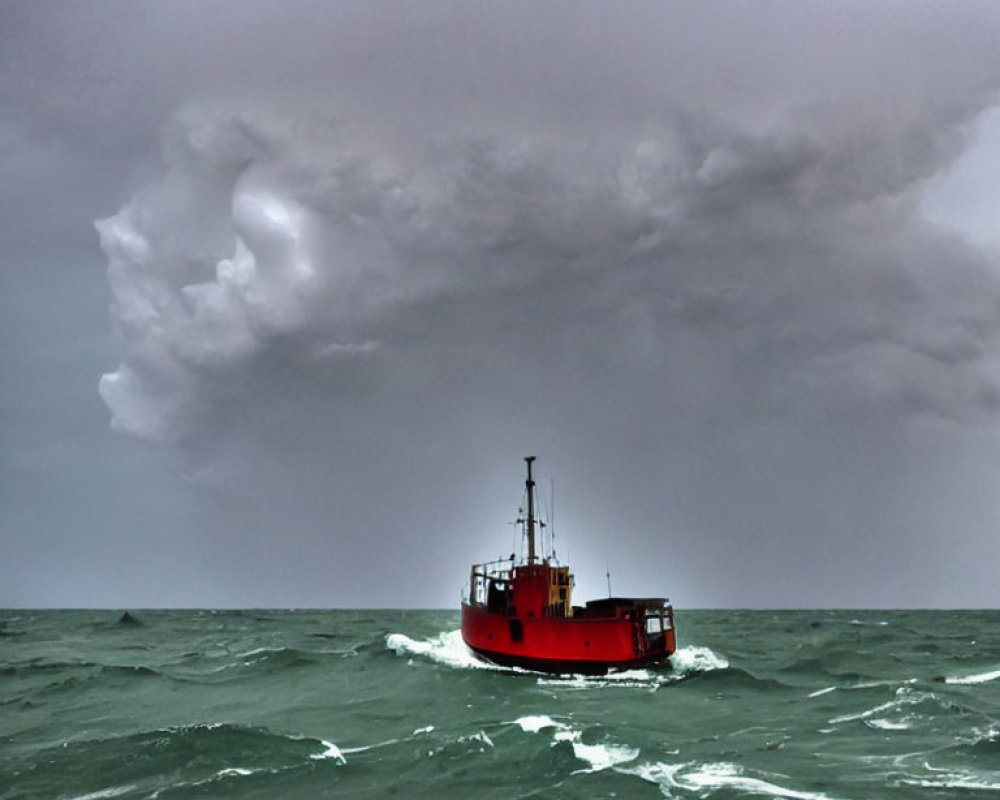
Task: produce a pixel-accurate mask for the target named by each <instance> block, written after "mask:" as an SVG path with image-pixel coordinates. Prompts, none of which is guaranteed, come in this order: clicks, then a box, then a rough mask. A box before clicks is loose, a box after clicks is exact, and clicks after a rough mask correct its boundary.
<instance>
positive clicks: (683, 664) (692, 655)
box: [670, 645, 729, 676]
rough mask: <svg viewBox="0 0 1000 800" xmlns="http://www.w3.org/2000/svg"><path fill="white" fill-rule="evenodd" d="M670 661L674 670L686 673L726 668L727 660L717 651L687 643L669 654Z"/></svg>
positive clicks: (682, 673)
mask: <svg viewBox="0 0 1000 800" xmlns="http://www.w3.org/2000/svg"><path fill="white" fill-rule="evenodd" d="M670 663H671V664H672V665H673V667H674V670H675V672H678V673H680V674H681V676H683V675H686V674H687V673H689V672H711V671H712V670H716V669H726V668H727V667H728V666H729V662H728V661H727V660H726V659H725V658H724V657H723V656H720V655H719V654H718V653H715V652H713V651H712V650H710V649H709V648H707V647H699V646H698V645H688V646H687V647H681V648H679V649H678V650H677V652H675V653H674V654H673V655H672V656H670Z"/></svg>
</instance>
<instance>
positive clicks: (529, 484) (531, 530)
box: [524, 456, 535, 564]
mask: <svg viewBox="0 0 1000 800" xmlns="http://www.w3.org/2000/svg"><path fill="white" fill-rule="evenodd" d="M524 460H525V462H527V464H528V479H527V480H526V481H525V482H524V486H525V488H526V489H527V490H528V563H529V564H534V563H535V482H534V481H533V480H532V479H531V462H532V461H534V460H535V457H534V456H525V457H524Z"/></svg>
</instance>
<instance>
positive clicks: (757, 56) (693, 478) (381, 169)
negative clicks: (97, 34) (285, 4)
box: [38, 2, 1000, 606]
mask: <svg viewBox="0 0 1000 800" xmlns="http://www.w3.org/2000/svg"><path fill="white" fill-rule="evenodd" d="M154 8H156V9H157V14H158V15H161V19H159V20H158V22H159V23H160V32H159V33H158V36H159V38H160V40H159V42H158V43H157V45H156V47H154V48H153V50H152V53H153V55H155V57H156V59H160V60H158V61H156V62H155V64H154V66H152V67H151V66H149V64H146V65H145V66H144V69H145V70H148V74H143V73H142V72H140V73H139V75H138V77H136V76H135V75H134V74H133V75H132V78H133V79H134V80H136V81H137V82H138V84H139V86H140V87H141V88H142V90H143V91H150V92H151V94H152V98H153V101H155V102H154V103H153V105H154V106H155V107H156V108H159V109H160V112H161V118H162V121H161V120H159V119H156V114H154V113H152V111H153V110H154V109H152V108H149V107H147V106H146V105H144V104H140V105H141V107H142V108H143V110H142V112H141V113H140V115H139V118H138V119H137V120H136V123H135V126H134V127H133V128H127V133H126V132H123V131H121V130H119V131H118V132H117V133H116V134H115V136H116V137H118V138H119V139H120V140H121V141H134V139H135V137H136V136H137V135H138V132H140V131H142V132H145V135H147V136H148V137H149V138H150V140H152V139H153V138H155V139H156V140H157V141H158V142H159V157H158V163H148V164H146V166H144V167H143V168H142V170H140V171H133V172H132V173H131V181H132V183H133V184H134V192H133V194H132V195H131V198H130V199H127V200H126V201H125V202H124V204H123V205H122V206H121V208H120V210H118V211H117V213H113V214H111V215H110V216H104V217H103V218H102V219H100V220H99V221H98V222H97V229H98V233H99V238H100V246H101V249H102V250H103V252H104V254H105V256H106V258H107V262H108V280H109V286H110V291H111V298H112V305H111V322H112V328H113V335H114V340H115V343H116V347H117V349H118V353H119V363H118V365H117V366H116V367H114V368H112V369H110V370H109V371H108V372H107V373H106V374H105V375H104V376H103V377H102V378H101V379H100V386H99V391H100V394H101V397H102V398H103V400H104V402H105V403H106V405H107V408H108V410H109V413H110V419H111V424H112V427H113V428H114V429H115V430H116V431H118V432H121V433H125V434H129V435H132V436H134V437H138V438H140V439H146V440H150V441H154V442H157V443H159V446H161V447H165V448H170V449H174V450H176V451H177V452H179V453H180V454H181V455H182V458H183V467H182V468H183V470H184V472H185V475H186V477H187V478H188V480H189V481H190V482H191V491H192V492H193V493H195V494H199V495H203V496H205V497H213V496H214V497H216V498H217V500H215V501H211V502H214V503H216V504H217V505H216V506H214V507H213V510H212V512H211V519H212V521H213V524H218V525H219V526H220V527H225V528H228V529H230V530H231V531H240V532H239V533H235V532H234V533H230V534H226V535H225V536H224V537H222V538H225V539H226V541H232V542H239V543H240V545H239V546H238V548H236V549H238V550H239V551H240V553H241V555H239V556H238V557H237V558H236V561H237V563H236V565H235V566H234V576H235V575H237V574H238V573H239V569H240V565H241V564H242V565H243V566H246V564H245V563H244V562H245V561H246V560H247V559H252V558H253V556H251V555H248V553H253V552H257V553H258V554H259V557H260V558H262V559H265V560H266V559H268V558H272V559H273V558H277V562H278V563H279V564H280V565H283V566H281V570H284V572H285V574H286V575H288V574H298V575H300V576H305V582H306V583H308V582H309V580H312V581H314V582H318V581H319V575H320V573H319V571H318V568H316V567H313V566H309V565H306V564H304V563H303V562H304V561H306V560H316V559H319V560H322V562H323V564H324V565H325V566H324V569H326V570H328V572H327V573H326V575H327V578H328V579H329V581H330V583H331V584H333V585H337V586H338V587H340V588H338V590H337V592H339V593H338V594H337V598H338V601H339V602H341V603H343V602H350V598H351V597H354V598H356V599H357V602H359V603H361V604H379V601H380V600H384V604H387V605H397V604H407V603H409V602H410V601H411V600H412V601H413V602H416V603H417V604H422V603H423V604H435V605H436V604H442V603H443V604H447V602H446V601H447V598H448V597H450V596H451V595H450V594H447V593H446V594H445V595H442V597H444V598H445V599H444V600H441V599H440V598H439V597H438V595H435V594H434V593H433V590H429V589H427V588H426V585H425V583H426V580H427V576H428V575H430V574H434V575H435V577H434V579H433V582H434V583H435V584H437V583H438V582H444V583H447V582H448V581H451V582H452V583H455V584H456V585H457V584H458V583H460V582H461V577H462V575H463V571H464V569H465V566H464V565H465V564H466V562H468V561H469V560H471V559H474V558H475V559H481V558H485V557H488V556H491V555H494V553H493V550H494V549H496V550H497V552H498V553H499V552H501V551H505V552H508V551H509V549H508V548H509V546H510V542H509V538H510V537H509V531H505V529H504V527H503V522H504V520H505V519H506V517H505V516H504V514H505V513H506V514H507V515H508V516H509V515H510V514H512V513H513V512H514V511H515V510H516V503H517V496H518V491H519V489H518V484H519V482H520V480H521V474H520V465H519V463H518V459H519V458H520V456H522V455H527V454H529V453H531V454H535V455H538V456H539V457H540V462H539V463H540V465H541V467H542V468H543V469H545V470H547V472H546V476H547V475H554V476H555V477H556V479H557V481H558V482H559V484H560V490H559V492H560V511H559V513H560V530H562V529H565V530H566V535H567V537H568V539H567V544H568V545H569V546H571V547H572V548H573V551H574V552H572V553H570V555H571V556H573V558H574V563H575V564H576V566H577V571H578V574H580V578H581V581H583V583H582V585H581V589H582V590H587V589H590V590H592V591H599V590H600V585H599V584H600V579H601V577H602V576H603V572H604V563H605V561H606V560H608V559H610V560H611V561H613V562H614V563H613V564H612V567H613V569H616V570H618V571H619V574H620V578H616V584H618V585H621V588H622V589H623V590H624V585H630V587H634V589H635V591H637V592H649V593H654V594H655V593H662V592H664V591H668V592H671V593H672V594H673V595H674V596H675V599H676V600H677V602H678V603H679V604H684V603H685V601H687V603H686V604H688V605H691V604H696V605H761V604H764V605H855V606H857V605H914V604H916V605H920V604H924V605H939V604H966V605H968V604H989V603H995V602H996V600H997V597H996V595H995V594H993V595H991V596H987V595H985V594H981V593H980V594H977V591H978V592H981V591H982V587H983V586H984V585H986V584H984V583H983V582H981V581H972V584H973V585H975V586H977V587H979V588H978V589H976V590H970V591H966V590H965V589H963V588H961V587H958V586H956V584H955V581H956V578H957V576H959V575H961V574H962V573H963V570H966V569H970V568H971V567H970V566H969V565H970V564H971V563H973V562H975V561H977V560H980V559H982V558H983V557H985V556H986V555H987V554H988V553H989V551H990V542H991V539H990V537H989V536H988V535H987V534H986V533H985V531H986V530H987V529H988V525H989V524H990V521H991V520H993V519H994V517H995V510H994V509H993V508H992V505H991V503H990V502H989V501H987V500H984V499H983V492H984V491H986V487H988V486H989V483H990V480H991V479H994V478H996V477H998V472H1000V470H997V469H996V468H994V467H992V466H989V464H990V460H991V455H995V451H996V443H997V430H998V429H997V422H998V411H1000V371H998V367H1000V364H998V352H1000V351H998V347H997V345H998V333H1000V273H998V270H997V253H996V252H994V251H991V250H988V249H985V248H983V247H982V246H978V245H975V244H973V243H971V242H969V241H967V240H965V239H963V238H962V237H961V236H960V235H959V234H957V233H955V232H954V231H951V230H948V229H945V228H943V227H941V226H940V225H938V224H935V223H933V222H931V221H929V220H927V219H926V218H925V216H924V214H923V210H922V203H923V198H924V195H925V192H926V190H927V187H928V185H929V183H930V182H931V181H932V180H933V179H935V178H936V177H937V176H940V175H941V174H943V173H944V172H946V171H947V170H948V169H949V167H950V166H951V165H952V164H953V163H954V162H955V161H956V159H958V158H959V157H960V156H961V155H962V153H963V152H965V150H966V149H967V148H968V147H969V145H970V142H971V141H972V140H973V137H974V136H975V133H976V130H977V123H978V120H980V118H981V117H982V116H983V115H984V113H986V112H988V111H989V110H990V109H991V108H993V107H994V105H995V104H996V102H997V91H998V89H1000V59H998V57H997V55H996V48H995V42H996V41H997V39H996V36H997V33H998V32H1000V31H998V30H997V28H998V23H1000V15H997V14H996V13H995V12H994V11H993V10H992V8H990V7H989V6H977V5H975V4H969V5H967V6H964V7H963V8H962V9H961V10H960V13H950V14H946V13H945V10H944V9H943V8H940V7H936V6H933V5H931V4H927V5H924V6H921V7H913V6H907V7H906V8H905V9H904V7H903V6H902V5H901V4H892V3H886V4H881V5H879V6H877V7H871V6H870V5H869V6H865V5H853V4H850V3H844V4H830V5H829V6H824V7H811V8H803V7H801V6H800V5H798V4H792V3H780V2H777V3H769V4H765V5H764V6H754V7H749V6H747V7H744V6H739V5H737V4H729V3H720V4H711V3H710V4H690V5H689V4H673V5H671V6H669V7H666V6H662V5H660V4H630V5H629V6H628V7H615V8H611V7H603V6H600V5H588V4H583V5H579V4H572V5H564V4H560V3H547V4H543V5H538V4H535V5H530V6H529V5H519V4H507V5H503V6H499V5H490V6H473V5H470V4H440V5H436V6H434V7H430V8H426V7H425V8H423V9H416V8H408V7H404V6H402V5H395V4H374V5H372V6H367V5H366V6H356V5H351V4H344V5H340V6H338V7H337V8H336V9H333V10H328V9H322V8H319V7H315V8H314V7H312V6H308V5H307V6H296V7H295V8H293V9H284V10H282V11H281V13H280V14H279V13H278V9H277V8H276V7H273V6H268V5H263V6H256V5H251V6H246V7H245V6H242V5H241V6H235V5H233V6H229V5H225V4H223V5H219V6H213V7H212V8H211V9H208V10H204V11H199V12H198V14H195V7H194V6H186V5H183V4H182V5H181V6H179V7H177V8H173V7H171V8H169V9H168V8H167V7H166V6H164V7H154ZM244 9H246V10H244ZM199 15H200V16H201V17H202V24H201V25H200V26H199V27H198V30H197V31H196V32H195V33H194V34H193V35H192V37H191V38H190V39H189V38H187V37H186V36H185V35H183V34H184V33H185V32H189V31H190V28H189V27H186V26H188V25H190V24H191V19H192V18H193V16H199ZM235 20H239V22H240V28H239V32H238V33H237V32H235V31H234V32H230V31H228V30H226V22H228V21H235ZM320 21H322V22H323V23H324V24H323V25H319V24H318V23H319V22H320ZM116 24H117V25H120V26H124V28H125V29H127V30H128V31H130V32H131V31H133V30H134V27H133V26H135V25H136V24H137V23H136V21H135V20H134V19H132V20H131V21H130V23H129V24H128V25H125V23H122V22H118V23H116ZM139 30H143V31H148V30H149V28H148V27H145V26H144V25H140V26H139ZM167 45H171V46H173V45H176V47H177V48H178V50H179V52H177V53H175V54H174V55H167V54H166V50H167V49H168V48H167ZM138 46H139V39H137V38H136V37H135V36H134V35H133V36H128V37H125V40H124V43H120V44H117V45H115V48H116V49H114V50H113V51H112V53H111V55H110V56H109V59H110V60H111V62H113V59H114V58H115V55H116V53H117V54H119V55H121V54H123V53H124V54H125V55H126V57H127V56H128V54H129V53H131V52H133V50H132V49H133V48H137V47H138ZM143 62H144V63H145V60H143ZM180 62H185V63H184V65H181V64H180ZM199 70H200V74H199V75H198V77H197V79H195V78H194V75H195V73H197V72H198V71H199ZM154 77H155V80H154ZM132 86H133V84H132V81H131V80H129V81H125V82H124V83H123V89H122V92H123V93H124V94H126V95H128V96H133V97H134V96H136V95H129V92H130V91H133V90H132V89H131V87H132ZM135 91H138V90H135ZM116 102H117V101H116ZM60 113H68V114H71V115H72V116H74V119H75V116H76V112H60V111H59V109H58V108H56V109H53V110H51V111H50V114H49V116H48V117H47V118H45V119H42V118H41V117H39V121H38V124H39V125H43V124H44V125H50V126H52V127H53V128H58V127H59V126H60V125H64V124H67V123H65V122H60V121H59V119H58V117H59V114H60ZM93 113H96V114H97V116H98V118H97V119H96V120H91V119H89V118H85V119H84V120H83V122H81V123H80V126H81V127H80V130H81V131H84V132H85V134H86V135H87V136H92V137H94V139H95V140H96V139H97V138H99V137H98V132H99V131H101V130H103V129H104V127H105V126H108V125H110V122H111V121H110V120H109V119H106V118H103V117H102V116H101V112H100V111H98V112H93ZM112 127H113V126H112ZM131 157H132V158H138V157H137V156H135V155H134V154H133V156H131ZM564 487H565V488H564ZM503 492H506V493H507V494H506V495H503V494H502V493H503ZM470 530H471V531H473V532H471V533H470ZM956 530H958V531H960V532H961V533H960V534H959V539H960V542H957V541H956V540H955V538H954V537H955V535H956V534H955V531H956ZM221 536H222V535H221V534H207V538H208V539H213V540H214V543H212V544H206V545H205V547H207V548H217V547H218V543H219V541H221V539H220V537H221ZM623 544H624V545H625V546H626V547H627V551H628V552H627V553H626V554H621V553H615V552H614V550H615V547H616V546H620V545H623ZM483 549H486V552H482V551H483ZM290 551H291V552H298V553H299V554H300V555H299V556H292V555H289V554H288V553H289V552H290ZM213 552H217V551H216V550H213ZM574 553H575V554H574ZM955 553H959V555H957V556H956V555H955ZM274 554H280V555H277V556H275V555H274ZM629 554H631V555H629ZM942 560H943V561H944V562H945V563H947V564H948V565H949V566H948V568H947V569H945V570H944V571H942V570H941V569H940V565H941V563H942ZM358 563H365V564H379V565H380V567H379V570H380V574H383V575H385V576H387V577H388V578H390V579H391V581H390V584H391V585H395V586H397V587H398V589H397V590H396V591H395V593H390V595H391V596H388V597H381V596H379V597H374V596H371V594H370V593H366V590H365V589H364V579H363V578H361V577H358V573H359V570H358V566H357V564H358ZM415 564H416V565H420V566H419V569H418V570H417V573H416V574H415V573H414V571H413V569H412V567H413V566H414V565H415ZM421 570H422V571H423V577H421V575H420V571H421ZM261 571H263V570H261ZM279 571H280V570H279ZM297 571H298V572H297ZM587 571H589V572H590V573H592V574H591V575H590V577H589V579H588V578H586V577H585V576H584V575H583V573H584V572H587ZM361 572H362V573H363V572H364V570H361ZM232 579H235V578H232ZM276 580H277V579H276ZM422 581H423V583H422ZM265 583H266V580H265ZM589 583H593V584H594V586H589ZM671 587H674V588H671ZM629 590H631V588H630V589H629ZM456 591H457V590H456ZM261 596H262V597H264V598H265V600H264V601H263V602H268V601H267V600H266V598H270V597H274V596H282V595H281V593H280V591H277V593H276V590H275V589H274V588H273V587H271V588H266V590H265V591H263V594H262V595H261ZM291 596H292V597H293V598H297V599H296V600H293V602H316V600H315V598H317V597H319V596H321V591H320V590H318V589H315V588H314V589H311V590H308V591H304V593H302V594H296V593H295V592H292V594H291ZM345 598H347V599H346V600H345ZM977 598H981V599H977Z"/></svg>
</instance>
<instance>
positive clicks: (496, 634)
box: [462, 456, 677, 675]
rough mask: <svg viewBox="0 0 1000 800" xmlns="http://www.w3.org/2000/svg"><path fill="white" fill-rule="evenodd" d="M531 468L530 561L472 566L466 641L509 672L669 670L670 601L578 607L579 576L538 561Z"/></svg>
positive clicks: (546, 559)
mask: <svg viewBox="0 0 1000 800" xmlns="http://www.w3.org/2000/svg"><path fill="white" fill-rule="evenodd" d="M524 460H525V462H527V465H528V479H527V481H525V488H526V490H527V496H528V501H527V509H528V513H527V516H526V517H525V518H523V519H518V523H519V524H521V525H523V526H524V528H523V532H524V535H525V537H526V538H527V544H528V556H527V559H526V560H525V559H524V558H521V559H515V557H514V555H513V554H512V555H511V557H510V558H508V559H500V560H498V561H491V562H487V563H484V564H474V565H473V567H472V576H471V579H470V582H469V596H468V599H467V600H465V601H464V602H463V603H462V639H463V640H465V643H466V644H467V645H468V646H469V647H470V648H471V649H472V650H473V651H474V652H475V653H477V654H478V655H479V656H481V657H482V658H485V659H487V660H488V661H492V662H493V663H495V664H501V665H504V666H515V667H523V668H525V669H530V670H539V671H542V672H557V673H582V674H588V675H603V674H606V673H608V672H611V671H616V670H622V669H630V668H633V667H641V666H646V665H650V664H660V663H663V662H666V661H667V659H669V658H670V655H671V654H672V653H673V652H674V650H675V649H676V648H677V645H676V639H675V636H674V611H673V608H672V607H671V605H670V603H669V601H667V600H666V599H665V598H661V597H655V598H637V597H608V598H605V599H601V600H591V601H590V602H589V603H587V604H586V605H584V606H574V605H573V604H572V597H571V595H572V591H573V575H572V574H571V573H570V571H569V567H568V566H566V565H564V564H559V563H558V561H556V558H555V554H554V553H550V554H549V555H547V556H542V557H538V556H536V554H535V530H536V528H542V527H544V523H543V522H542V521H541V520H536V518H535V482H534V481H533V480H532V478H531V464H532V462H533V461H534V460H535V457H534V456H528V457H526V458H525V459H524Z"/></svg>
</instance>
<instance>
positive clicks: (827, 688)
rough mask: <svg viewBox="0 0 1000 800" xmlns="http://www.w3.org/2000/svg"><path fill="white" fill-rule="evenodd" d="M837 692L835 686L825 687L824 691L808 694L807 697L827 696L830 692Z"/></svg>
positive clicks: (819, 690)
mask: <svg viewBox="0 0 1000 800" xmlns="http://www.w3.org/2000/svg"><path fill="white" fill-rule="evenodd" d="M835 691H837V687H836V686H827V687H826V688H825V689H818V690H817V691H815V692H810V694H809V697H820V696H822V695H824V694H829V693H830V692H835Z"/></svg>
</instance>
